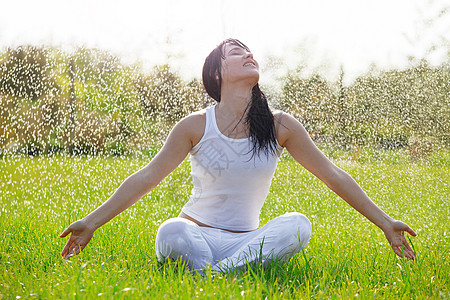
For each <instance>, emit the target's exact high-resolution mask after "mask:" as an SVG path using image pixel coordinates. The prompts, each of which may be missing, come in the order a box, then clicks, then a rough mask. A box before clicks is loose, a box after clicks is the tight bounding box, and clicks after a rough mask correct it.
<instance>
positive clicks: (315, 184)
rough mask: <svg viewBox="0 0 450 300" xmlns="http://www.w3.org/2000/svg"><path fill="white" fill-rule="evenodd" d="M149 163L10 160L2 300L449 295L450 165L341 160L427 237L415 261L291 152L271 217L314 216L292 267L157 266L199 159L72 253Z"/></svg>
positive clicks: (275, 187)
mask: <svg viewBox="0 0 450 300" xmlns="http://www.w3.org/2000/svg"><path fill="white" fill-rule="evenodd" d="M147 162H148V159H137V158H134V159H132V158H125V159H122V158H86V157H85V158H67V157H66V158H64V157H60V158H57V157H53V158H33V159H32V158H3V159H2V160H0V203H1V211H0V218H1V224H0V234H1V244H0V266H1V268H0V276H1V278H0V298H5V299H8V298H19V297H22V298H68V299H78V298H138V299H141V298H144V297H145V298H147V299H150V298H151V299H162V298H167V299H175V298H177V299H178V298H180V299H190V298H196V297H199V298H206V297H209V298H219V299H230V298H246V299H260V298H266V297H267V298H268V299H273V298H286V299H290V298H353V297H359V298H363V299H364V298H369V299H373V298H375V299H384V298H393V299H399V298H400V299H410V298H416V299H421V298H433V299H439V298H442V299H448V298H449V297H450V292H449V284H450V282H449V273H450V241H449V238H450V230H449V229H450V224H449V214H450V209H449V195H450V188H449V182H450V167H449V165H448V164H445V163H444V164H435V165H433V164H426V163H410V162H408V161H406V160H405V161H399V162H397V163H395V164H392V163H386V162H376V161H375V162H373V161H368V162H364V163H355V162H348V161H347V162H346V161H343V160H336V163H337V164H338V165H339V166H340V167H341V168H343V169H344V170H346V171H347V172H349V173H350V174H351V175H352V176H353V177H354V178H355V179H356V181H357V182H359V183H360V185H361V186H362V187H363V188H364V189H365V190H366V192H367V193H368V195H369V196H370V197H371V198H372V199H373V200H374V201H375V202H376V203H377V204H378V205H379V206H380V207H381V208H382V209H383V210H385V211H386V212H387V213H389V214H390V215H391V216H393V217H394V218H398V219H400V220H402V221H404V222H406V223H408V224H409V225H410V226H411V227H412V228H413V229H415V231H416V232H417V233H418V236H417V237H416V238H411V242H412V244H413V247H414V249H415V251H416V256H417V258H416V260H415V261H406V260H404V259H400V258H398V257H396V256H395V255H394V253H393V252H392V251H391V249H390V247H389V246H388V245H387V242H386V240H385V238H384V235H383V233H382V232H381V231H380V230H379V229H378V228H377V227H375V226H374V225H373V224H371V223H370V222H368V221H367V220H365V219H364V218H363V217H362V216H360V215H358V214H357V213H356V212H355V211H354V210H353V209H352V208H350V207H349V206H348V205H347V204H346V203H345V202H344V201H342V200H340V198H338V197H337V196H336V195H335V194H333V192H331V191H330V190H328V189H327V188H326V186H325V185H324V184H323V183H321V182H320V181H319V180H317V179H316V178H314V177H313V176H312V175H310V174H309V173H308V172H307V171H305V170H304V169H303V168H302V167H300V166H298V165H297V164H296V163H294V162H293V161H292V160H291V159H290V158H289V157H287V156H284V157H283V159H282V160H281V161H280V163H279V165H278V169H277V172H276V175H275V178H274V180H273V183H272V188H271V192H270V194H269V197H268V199H267V201H266V204H265V206H264V207H263V210H262V213H261V218H260V220H261V223H260V224H261V225H263V224H265V223H266V222H268V221H269V220H270V219H271V218H274V217H276V216H278V215H280V214H283V213H285V212H289V211H298V212H302V213H304V214H306V215H307V216H308V217H309V219H310V220H311V222H312V224H313V235H312V237H311V240H310V243H309V245H308V248H307V249H306V251H305V252H304V253H300V254H298V255H296V256H294V258H292V259H291V260H290V261H289V262H287V263H286V264H285V265H283V266H280V265H275V266H272V267H267V268H264V267H262V266H258V267H255V268H254V269H252V270H249V271H247V272H243V273H229V274H224V275H216V276H215V277H214V278H211V276H203V277H202V276H200V275H198V274H196V273H192V272H189V271H188V270H185V269H184V268H183V267H182V266H178V265H177V264H175V263H165V264H161V263H157V261H156V255H155V252H154V240H155V235H156V232H157V228H158V226H159V224H161V223H162V222H163V221H164V220H165V219H167V218H170V217H174V216H176V215H177V214H178V212H179V210H180V208H181V207H182V205H183V203H184V202H185V201H186V200H187V197H188V194H189V192H190V189H191V183H190V176H189V164H188V161H185V162H183V164H182V165H181V166H180V167H179V168H178V169H177V170H175V172H174V173H172V174H171V175H170V176H169V177H168V178H166V179H165V180H164V181H163V182H162V183H161V184H160V185H159V186H158V187H157V188H156V189H155V190H154V191H153V192H151V193H150V194H149V195H147V196H145V197H144V198H143V200H141V201H140V202H138V203H136V205H134V206H133V207H131V208H130V209H129V210H127V211H125V212H124V213H122V214H121V215H119V216H118V217H117V218H115V219H113V220H112V221H111V222H109V223H107V224H106V225H105V226H103V227H102V228H100V229H99V230H98V231H97V232H96V233H95V235H94V238H93V239H92V241H91V243H90V244H89V246H88V247H87V248H86V250H85V251H84V252H83V253H82V254H81V255H79V256H76V257H73V258H72V259H71V260H67V261H65V260H63V259H61V257H60V255H59V253H60V251H61V249H62V247H63V245H64V243H65V239H60V238H58V235H59V234H60V233H61V232H62V230H63V229H64V228H66V227H67V226H68V225H69V224H70V223H71V222H73V221H75V220H77V219H78V218H81V217H83V216H85V215H86V214H87V213H88V212H90V211H91V210H93V209H94V208H95V207H96V206H98V205H99V204H100V203H101V202H103V201H105V200H106V199H107V197H108V196H109V195H111V194H112V193H113V191H114V190H115V189H116V188H117V187H118V186H119V184H120V183H121V182H122V181H123V180H124V179H125V178H126V177H127V176H128V175H130V174H131V173H132V172H134V171H136V170H137V169H139V168H140V167H141V166H144V165H145V164H146V163H147Z"/></svg>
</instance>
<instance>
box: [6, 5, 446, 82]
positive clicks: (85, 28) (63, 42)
mask: <svg viewBox="0 0 450 300" xmlns="http://www.w3.org/2000/svg"><path fill="white" fill-rule="evenodd" d="M443 9H446V11H447V12H446V13H445V14H444V16H441V17H439V15H440V12H441V11H442V10H443ZM227 37H235V38H238V39H240V40H241V41H243V42H244V43H245V44H247V46H249V47H250V49H251V50H252V51H253V53H254V55H255V58H256V59H257V60H258V61H259V62H260V64H261V65H262V66H263V72H262V76H261V77H262V81H264V78H265V80H271V79H273V78H275V76H277V75H280V74H282V72H283V71H284V70H285V69H286V68H290V69H294V68H295V67H296V66H297V65H298V64H305V65H307V66H308V70H309V71H319V72H321V73H322V74H323V75H325V76H327V77H329V78H330V77H331V78H333V77H335V76H336V74H337V73H338V72H339V69H340V66H341V65H342V66H343V68H344V71H345V72H346V76H347V79H349V78H350V79H351V78H353V77H355V76H357V75H358V74H361V73H364V72H366V71H367V70H368V69H369V66H370V64H371V63H375V64H376V65H377V66H379V67H382V68H390V67H406V66H407V65H408V59H407V58H408V56H415V57H417V58H423V57H426V58H427V59H429V60H430V61H431V62H432V63H433V64H440V63H442V62H443V61H447V62H448V61H449V57H448V55H449V54H448V53H450V45H449V40H450V4H449V1H448V0H434V1H431V0H429V1H426V0H377V1H365V0H341V1H336V0H314V1H311V0H277V1H275V0H274V1H269V0H247V1H246V0H159V1H154V0H141V1H139V0H118V1H112V0H109V1H105V0H102V1H100V0H77V1H74V0H40V1H36V0H21V1H6V0H5V3H2V4H1V10H0V45H1V46H2V47H9V46H17V45H21V44H34V45H41V44H44V45H53V46H62V47H69V48H70V47H71V46H77V45H84V46H86V47H98V48H102V49H106V50H110V51H112V52H113V53H114V54H117V55H119V56H121V57H122V58H123V60H124V61H125V62H135V61H137V60H139V61H141V62H142V64H143V65H144V66H147V67H149V66H152V65H154V64H160V63H170V64H171V65H172V66H174V67H175V68H176V69H177V70H178V71H179V72H180V73H181V74H182V75H183V76H185V77H186V78H191V77H198V78H199V77H200V76H201V68H202V65H203V61H204V59H205V57H206V55H208V53H209V52H210V51H211V50H212V49H213V48H214V47H215V46H216V45H217V44H218V43H219V42H220V41H222V40H223V39H224V38H227ZM432 46H435V47H436V49H435V50H433V51H431V52H430V51H429V50H430V49H431V47H432ZM168 56H169V57H170V58H168ZM274 56H276V57H279V58H282V63H281V62H279V63H277V64H269V63H268V62H269V57H274ZM265 76H266V77H265Z"/></svg>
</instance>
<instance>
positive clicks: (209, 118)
mask: <svg viewBox="0 0 450 300" xmlns="http://www.w3.org/2000/svg"><path fill="white" fill-rule="evenodd" d="M214 106H215V105H213V106H210V107H208V108H206V112H205V115H206V116H205V117H206V123H205V131H204V132H203V136H202V138H201V139H200V141H199V142H198V143H197V145H195V146H194V147H193V148H192V150H191V151H190V153H191V154H194V153H196V152H197V150H198V148H200V146H201V145H202V144H203V142H204V141H205V140H207V139H209V138H211V137H214V136H216V135H217V134H216V131H215V130H214V122H215V118H214Z"/></svg>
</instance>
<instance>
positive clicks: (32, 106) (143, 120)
mask: <svg viewBox="0 0 450 300" xmlns="http://www.w3.org/2000/svg"><path fill="white" fill-rule="evenodd" d="M0 57H1V60H0V107H1V108H2V111H1V113H0V121H1V124H2V126H1V129H0V154H12V153H22V154H26V155H33V156H34V155H40V154H54V153H61V152H63V153H69V154H104V155H123V154H131V153H133V152H135V153H142V152H145V151H147V149H149V148H151V147H152V146H154V145H159V144H161V141H163V140H164V139H165V136H167V133H168V131H169V129H170V128H171V127H172V126H173V125H174V123H175V122H176V121H178V120H179V119H181V118H182V117H184V116H186V115H188V114H189V113H191V112H193V111H195V110H198V109H200V108H202V107H204V105H205V99H206V97H205V94H204V93H203V88H202V86H201V84H200V83H199V82H198V81H195V80H194V81H191V82H188V83H187V82H185V81H183V80H182V79H181V77H179V76H178V75H177V74H176V73H175V72H172V71H171V70H170V68H169V66H167V65H164V66H157V67H155V68H154V69H153V71H152V72H151V73H150V74H144V73H143V72H142V70H140V68H139V67H136V66H125V65H123V64H121V62H120V60H119V59H118V58H117V57H115V56H113V55H111V54H110V53H108V52H105V51H100V50H97V49H85V48H79V49H77V50H76V51H74V52H73V53H67V52H63V51H60V50H57V49H51V48H36V47H19V48H18V49H8V50H7V51H6V53H4V54H2V55H1V56H0Z"/></svg>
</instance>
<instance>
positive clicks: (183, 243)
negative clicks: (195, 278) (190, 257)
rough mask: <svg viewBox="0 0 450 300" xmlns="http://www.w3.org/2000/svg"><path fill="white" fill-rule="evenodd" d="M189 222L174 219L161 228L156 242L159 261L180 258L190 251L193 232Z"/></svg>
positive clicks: (167, 221) (163, 224)
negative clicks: (190, 238)
mask: <svg viewBox="0 0 450 300" xmlns="http://www.w3.org/2000/svg"><path fill="white" fill-rule="evenodd" d="M186 221H187V222H186ZM189 222H190V221H189V220H186V219H183V218H172V219H169V220H166V221H165V222H164V223H162V224H161V225H160V226H159V229H158V233H157V234H156V240H155V249H156V254H157V256H158V259H164V258H166V257H173V256H179V255H180V254H181V253H184V252H186V251H187V249H189V236H190V234H189V231H191V230H192V224H190V223H189Z"/></svg>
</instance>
